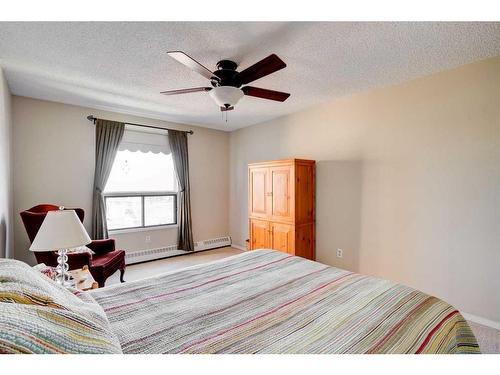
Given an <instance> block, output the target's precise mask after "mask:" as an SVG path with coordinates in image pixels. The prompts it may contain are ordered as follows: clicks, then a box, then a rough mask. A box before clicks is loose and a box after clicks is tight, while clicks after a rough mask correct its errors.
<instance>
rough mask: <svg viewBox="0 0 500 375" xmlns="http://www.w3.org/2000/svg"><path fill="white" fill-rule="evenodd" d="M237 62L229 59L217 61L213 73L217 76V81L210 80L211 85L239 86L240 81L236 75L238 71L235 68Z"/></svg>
mask: <svg viewBox="0 0 500 375" xmlns="http://www.w3.org/2000/svg"><path fill="white" fill-rule="evenodd" d="M237 67H238V64H236V63H235V62H234V61H231V60H221V61H219V62H218V63H217V70H216V71H214V72H213V74H214V75H215V76H216V77H218V78H219V81H217V80H212V86H214V87H216V86H233V87H240V86H241V83H239V82H238V80H237V79H236V77H237V76H238V72H237V71H236V68H237Z"/></svg>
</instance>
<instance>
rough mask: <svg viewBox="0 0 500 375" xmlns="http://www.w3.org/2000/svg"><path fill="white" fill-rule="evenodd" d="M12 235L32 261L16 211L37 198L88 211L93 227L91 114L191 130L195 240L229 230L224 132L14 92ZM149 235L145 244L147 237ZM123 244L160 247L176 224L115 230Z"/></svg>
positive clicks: (172, 239) (18, 250)
mask: <svg viewBox="0 0 500 375" xmlns="http://www.w3.org/2000/svg"><path fill="white" fill-rule="evenodd" d="M12 112H13V133H14V134H13V144H14V146H13V149H14V191H15V194H14V223H15V225H14V238H15V256H16V258H18V259H21V260H24V261H27V262H29V263H33V262H34V257H33V255H32V254H31V253H30V252H29V251H28V248H29V242H28V237H27V235H26V232H25V229H24V227H23V225H22V222H21V220H20V217H19V212H20V211H22V210H25V209H27V208H30V207H32V206H34V205H36V204H39V203H56V204H62V205H64V206H66V207H82V208H83V209H85V212H86V218H85V226H86V228H87V229H88V230H89V229H90V215H91V207H92V206H91V199H92V183H93V176H94V146H95V143H94V127H93V126H92V124H91V123H90V122H89V121H88V120H87V119H86V116H88V115H89V114H94V115H96V116H97V117H101V118H107V119H112V120H118V121H129V122H135V123H144V124H151V125H158V126H165V127H169V128H175V129H188V128H189V129H193V130H194V131H195V134H194V135H193V136H189V138H188V139H189V153H190V155H189V156H190V160H189V161H190V178H191V205H192V215H193V232H194V239H195V241H197V240H204V239H210V238H215V237H219V236H223V235H227V234H228V232H229V230H228V211H229V208H228V199H227V197H228V194H229V192H228V185H229V183H228V182H229V181H228V178H229V177H228V172H229V164H228V154H229V134H228V133H226V132H222V131H217V130H211V129H206V128H199V127H195V126H187V125H181V124H172V123H167V122H162V121H158V120H151V119H145V118H139V117H134V116H129V115H122V114H117V113H110V112H105V111H98V110H94V109H89V108H85V107H78V106H72V105H67V104H60V103H54V102H48V101H42V100H36V99H29V98H24V97H18V96H14V97H13V100H12ZM146 236H149V237H150V242H149V243H146ZM113 237H114V238H115V239H116V240H117V245H118V246H119V247H121V248H124V249H126V250H129V251H131V250H140V249H148V248H157V247H162V246H168V245H175V244H176V243H177V228H176V227H173V228H168V229H162V230H151V231H141V232H136V233H127V234H120V235H119V234H115V235H113Z"/></svg>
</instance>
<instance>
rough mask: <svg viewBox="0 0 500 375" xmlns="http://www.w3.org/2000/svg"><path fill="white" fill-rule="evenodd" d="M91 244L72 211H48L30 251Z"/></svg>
mask: <svg viewBox="0 0 500 375" xmlns="http://www.w3.org/2000/svg"><path fill="white" fill-rule="evenodd" d="M90 242H92V240H91V239H90V237H89V235H88V234H87V231H86V230H85V228H84V226H83V225H82V223H81V222H80V219H78V216H77V215H76V212H75V211H74V210H59V211H49V212H48V213H47V216H46V217H45V219H44V221H43V223H42V226H41V227H40V230H39V231H38V233H37V235H36V237H35V240H34V241H33V243H32V244H31V247H30V250H31V251H53V250H59V249H71V248H74V247H78V246H83V245H86V244H88V243H90Z"/></svg>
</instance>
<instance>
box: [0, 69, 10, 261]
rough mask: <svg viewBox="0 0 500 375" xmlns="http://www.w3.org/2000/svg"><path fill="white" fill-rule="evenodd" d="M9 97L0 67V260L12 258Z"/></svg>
mask: <svg viewBox="0 0 500 375" xmlns="http://www.w3.org/2000/svg"><path fill="white" fill-rule="evenodd" d="M11 142H12V122H11V95H10V92H9V87H8V86H7V82H6V81H5V78H4V75H3V71H2V68H1V67H0V258H3V257H10V256H12V244H13V235H12V234H13V231H12V169H11V163H12V158H11V153H12V148H11Z"/></svg>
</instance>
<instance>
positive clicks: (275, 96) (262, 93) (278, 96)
mask: <svg viewBox="0 0 500 375" xmlns="http://www.w3.org/2000/svg"><path fill="white" fill-rule="evenodd" d="M241 90H242V91H243V92H244V93H245V95H249V96H255V97H257V98H262V99H269V100H276V101H278V102H284V101H285V100H287V99H288V97H289V96H290V94H288V93H286V92H281V91H274V90H267V89H261V88H259V87H252V86H245V87H242V88H241Z"/></svg>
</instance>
